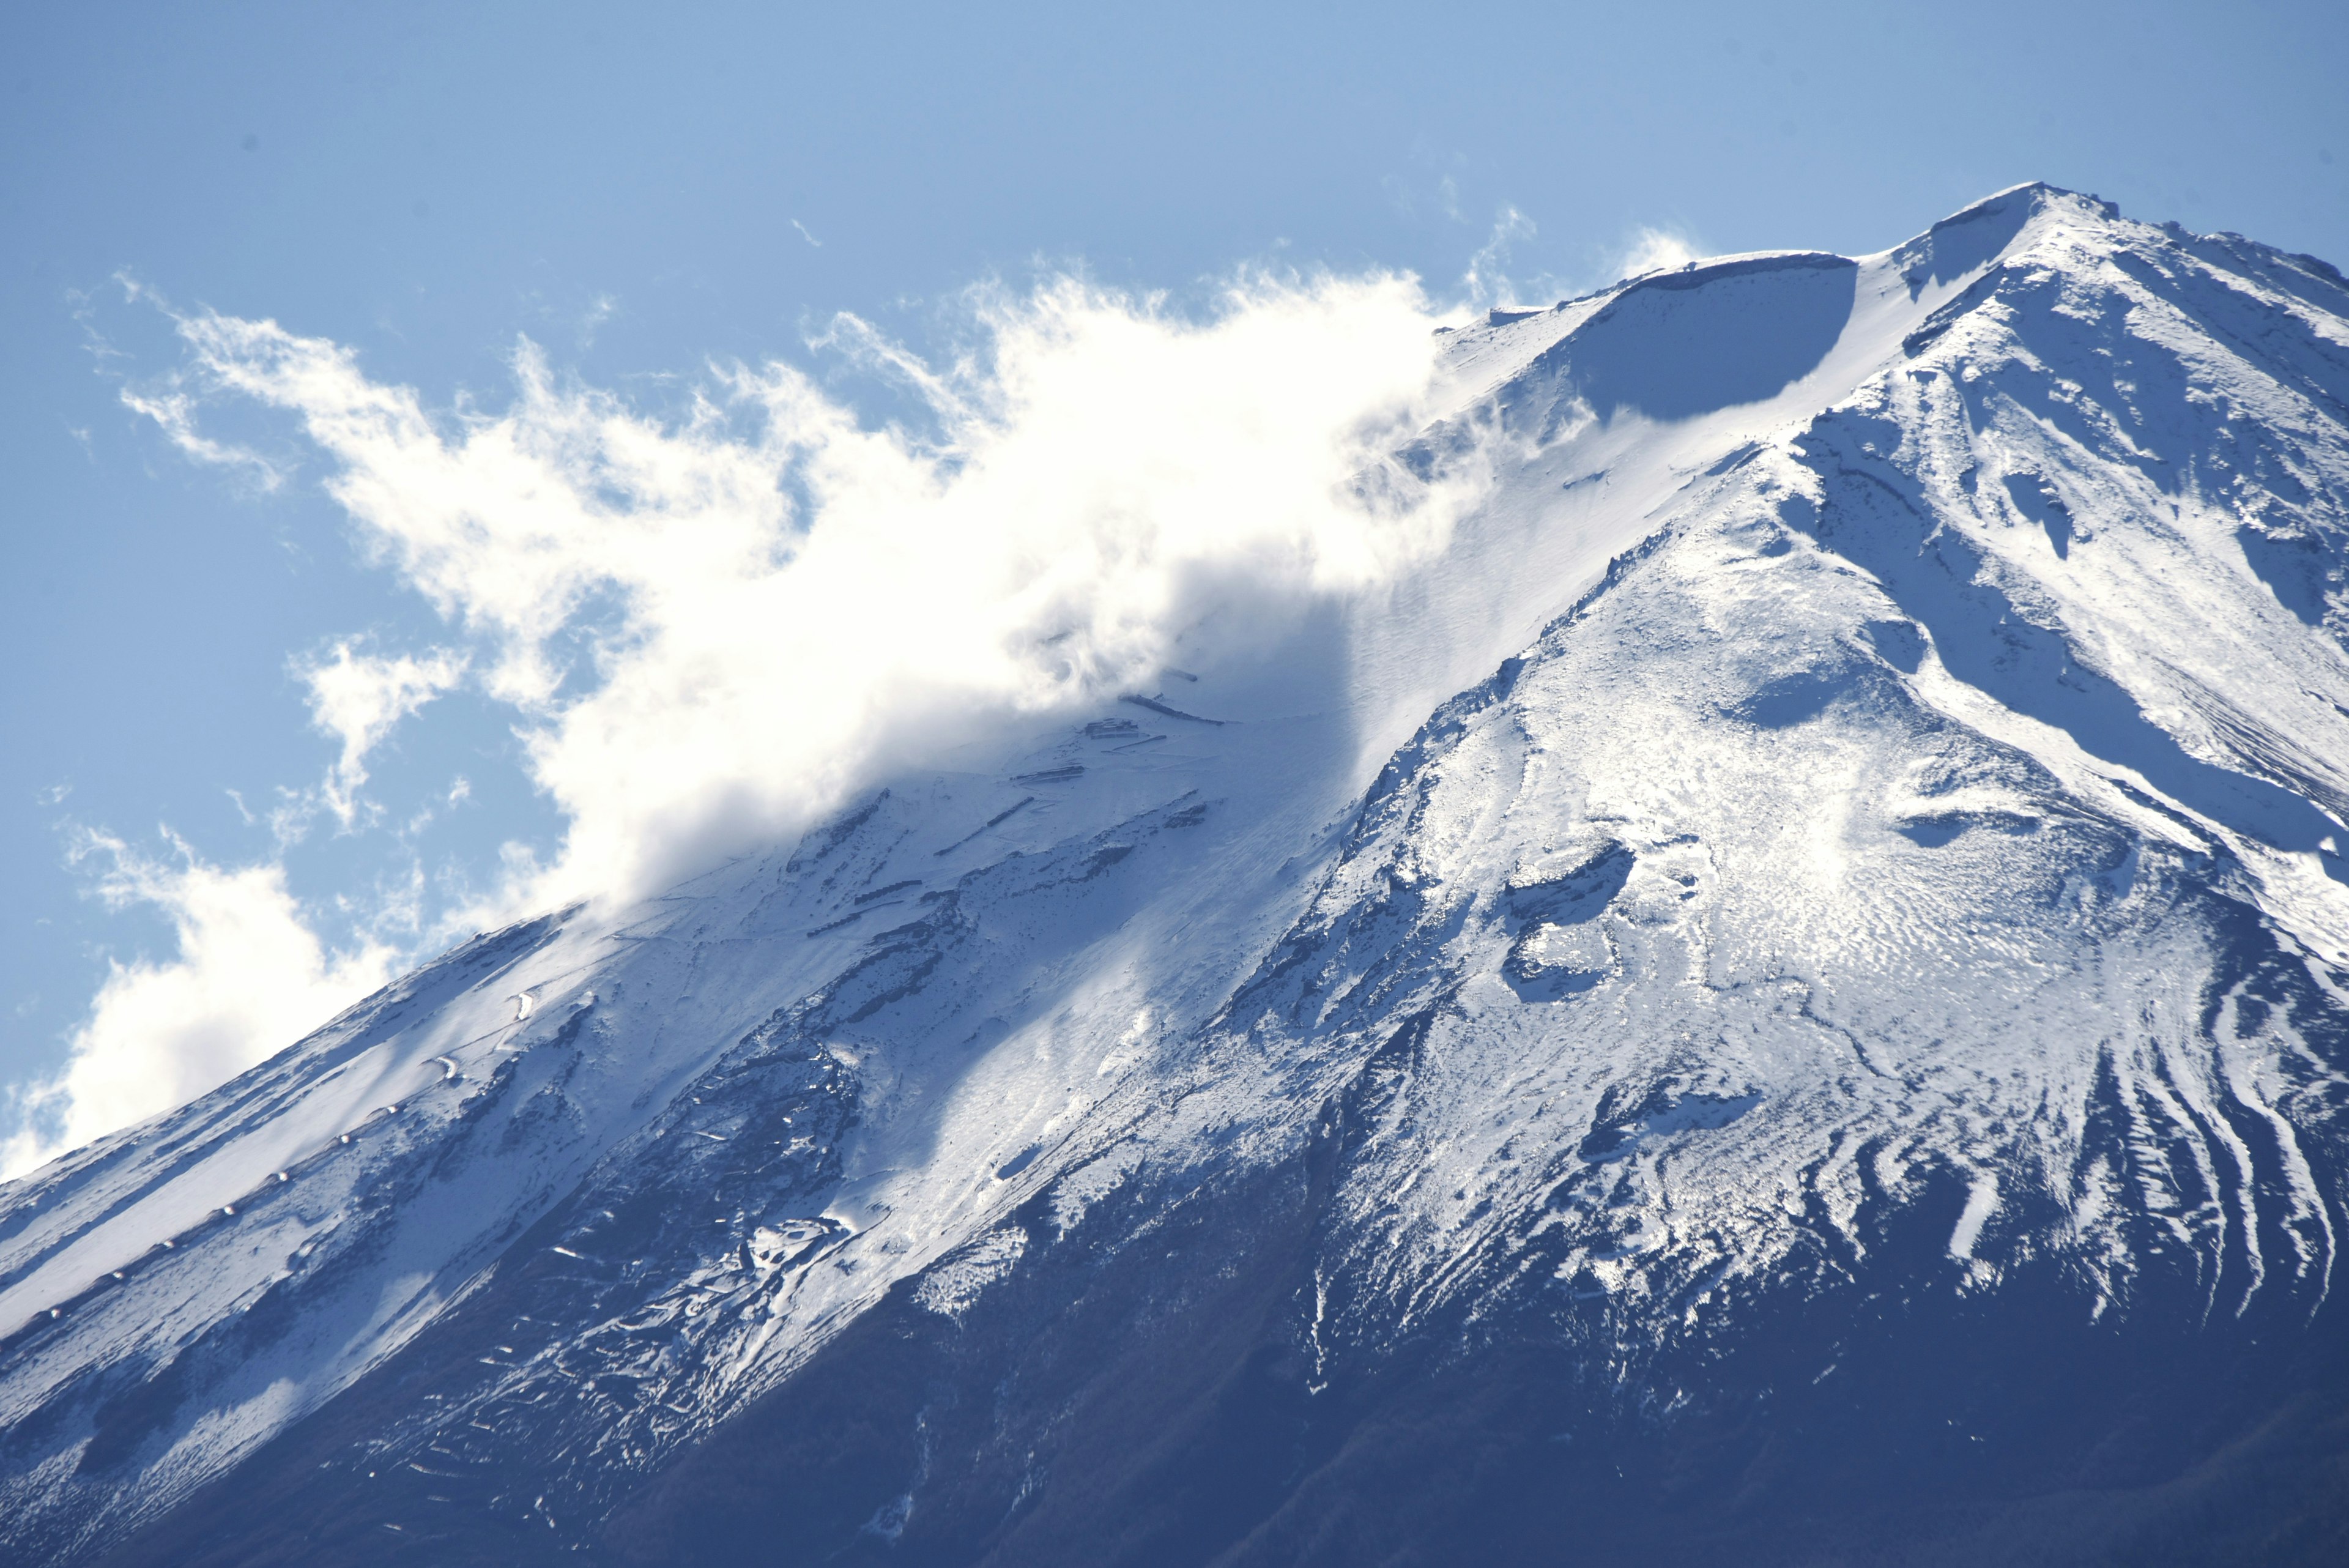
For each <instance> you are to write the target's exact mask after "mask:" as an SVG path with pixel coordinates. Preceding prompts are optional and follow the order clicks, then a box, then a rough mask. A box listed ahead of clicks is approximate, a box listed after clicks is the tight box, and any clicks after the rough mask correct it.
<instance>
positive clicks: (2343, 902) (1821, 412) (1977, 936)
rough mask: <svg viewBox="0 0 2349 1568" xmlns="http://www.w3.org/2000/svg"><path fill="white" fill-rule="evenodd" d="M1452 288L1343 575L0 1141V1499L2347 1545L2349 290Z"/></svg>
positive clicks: (1235, 1531) (2182, 271) (2220, 259)
mask: <svg viewBox="0 0 2349 1568" xmlns="http://www.w3.org/2000/svg"><path fill="white" fill-rule="evenodd" d="M1448 354H1449V356H1450V359H1449V363H1450V366H1451V373H1452V375H1453V376H1454V384H1455V386H1456V388H1457V396H1458V410H1459V411H1458V413H1457V414H1456V415H1455V416H1454V418H1453V419H1452V420H1450V421H1446V422H1444V424H1441V425H1439V426H1437V427H1435V428H1433V429H1432V430H1430V431H1427V432H1425V433H1424V434H1423V437H1422V438H1421V439H1420V441H1418V442H1416V443H1415V444H1414V446H1413V449H1412V450H1411V451H1410V452H1407V453H1405V454H1403V456H1404V461H1405V463H1406V465H1407V466H1408V467H1411V468H1413V469H1415V470H1416V471H1417V472H1420V473H1422V474H1423V475H1424V474H1428V473H1432V472H1436V471H1438V470H1440V469H1443V468H1445V467H1446V466H1448V465H1453V464H1456V463H1465V462H1491V461H1493V454H1495V453H1496V452H1498V453H1500V454H1503V455H1502V468H1501V475H1500V478H1499V479H1498V480H1497V482H1496V483H1495V487H1494V489H1493V491H1492V493H1491V494H1490V497H1489V499H1488V501H1487V503H1486V504H1485V507H1484V508H1483V509H1482V511H1481V512H1480V513H1479V514H1478V515H1477V516H1476V517H1475V518H1473V519H1471V521H1470V522H1469V524H1466V525H1465V527H1464V530H1463V532H1462V534H1461V535H1460V536H1459V537H1458V538H1456V539H1455V540H1454V542H1453V545H1452V547H1451V549H1450V550H1449V552H1448V553H1447V554H1446V556H1445V557H1444V560H1443V561H1441V562H1440V563H1438V564H1437V565H1436V566H1434V567H1433V568H1431V569H1430V570H1429V571H1428V572H1427V573H1426V574H1424V575H1423V576H1420V577H1418V578H1416V579H1413V580H1412V581H1409V582H1406V583H1405V584H1403V585H1402V586H1401V587H1399V588H1397V589H1396V590H1395V591H1394V592H1393V593H1392V594H1391V595H1388V596H1384V597H1381V598H1379V599H1378V600H1377V601H1376V602H1364V603H1361V604H1357V605H1351V606H1348V607H1341V608H1339V609H1335V610H1333V611H1332V612H1331V613H1330V615H1329V616H1328V617H1327V618H1323V619H1321V620H1319V621H1315V622H1313V623H1311V624H1309V625H1307V626H1305V627H1303V628H1300V629H1299V630H1297V631H1296V632H1294V633H1293V634H1291V635H1290V637H1289V638H1288V641H1287V642H1286V643H1285V644H1284V645H1283V646H1282V647H1280V648H1279V649H1274V650H1272V651H1271V652H1269V653H1265V652H1263V651H1261V650H1259V651H1258V652H1257V654H1256V655H1254V656H1252V657H1250V658H1247V659H1237V658H1229V659H1225V660H1224V661H1222V662H1216V661H1214V660H1213V659H1212V658H1208V659H1206V661H1203V662H1201V663H1200V665H1199V668H1198V669H1197V670H1196V671H1195V672H1191V673H1185V672H1182V671H1176V672H1173V673H1171V674H1170V675H1169V677H1168V678H1167V684H1166V687H1165V689H1163V690H1160V691H1156V692H1154V693H1153V694H1151V695H1148V696H1143V695H1141V694H1139V693H1137V694H1136V695H1135V696H1134V697H1133V699H1130V700H1128V701H1125V702H1123V703H1122V704H1120V705H1118V706H1117V708H1116V710H1115V711H1108V712H1103V713H1102V714H1101V715H1099V716H1097V717H1095V718H1093V719H1092V720H1091V721H1090V722H1087V723H1085V724H1083V725H1081V726H1080V727H1077V728H1073V729H1070V730H1066V731H1054V732H1038V733H1035V734H1032V735H1030V736H1026V737H1022V738H1020V739H1019V741H1017V742H1012V743H1009V744H1008V745H1006V746H1004V747H1001V748H999V750H996V751H993V752H988V753H979V752H972V753H968V754H966V755H964V756H963V757H961V758H959V759H957V765H956V766H955V767H954V768H952V769H949V770H946V771H940V772H936V773H933V774H925V775H920V776H908V777H905V778H903V779H900V780H897V781H895V782H894V783H893V784H891V785H890V787H889V788H888V789H886V790H885V791H882V792H879V793H878V794H875V795H874V797H873V798H871V799H869V800H868V801H866V802H865V803H864V804H863V805H861V806H860V807H859V808H858V809H857V810H856V811H854V812H853V813H851V814H849V815H846V816H845V817H843V819H841V820H840V821H838V822H836V823H834V824H833V825H831V826H829V827H827V828H826V829H824V830H823V831H822V832H820V833H817V834H815V835H812V836H810V837H809V839H808V840H807V841H805V842H803V843H802V844H801V845H798V846H792V848H790V849H788V850H781V851H778V852H777V853H775V854H773V855H771V856H769V857H757V858H752V859H749V860H745V861H742V862H740V863H738V864H735V865H732V866H730V867H722V868H719V869H718V870H716V871H713V872H711V873H710V874H709V875H708V876H706V877H702V878H700V879H698V880H697V881H695V882H692V883H688V884H687V885H685V886H684V887H682V888H678V889H676V890H675V891H674V892H673V893H672V894H671V895H670V896H668V897H667V898H663V899H660V900H656V901H654V902H653V903H651V904H648V905H647V906H646V907H644V908H641V909H634V910H630V911H626V913H625V915H624V916H622V917H619V918H617V919H613V918H610V917H600V916H597V915H595V913H594V912H592V911H589V910H585V909H581V910H572V911H565V912H564V913H561V914H557V915H554V916H550V917H548V918H547V919H543V920H540V921H536V922H533V923H531V924H528V925H525V926H522V927H517V928H515V929H512V930H510V931H506V932H501V933H497V934H495V935H493V936H489V937H484V938H481V939H479V940H476V941H474V942H472V943H471V944H468V945H467V946H466V947H464V948H461V949H460V950H457V951H456V952H453V953H451V954H450V955H449V956H448V957H447V958H445V959H443V960H441V961H439V962H438V963H436V964H434V965H432V966H429V967H428V968H427V969H425V970H423V971H419V973H418V974H416V975H415V976H412V977H410V978H409V980H407V981H403V982H401V984H399V985H398V986H396V987H394V988H392V989H391V990H389V991H388V992H385V993H383V994H382V995H380V996H378V997H376V998H373V999H370V1000H369V1002H367V1003H366V1004H363V1005H362V1006H361V1007H359V1008H357V1009H355V1010H353V1012H351V1013H349V1014H347V1015H346V1016H345V1017H344V1018H342V1019H338V1020H336V1022H335V1023H332V1024H330V1025H329V1026H328V1027H327V1028H326V1030H324V1031H321V1032H320V1033H319V1034H317V1035H316V1036H314V1037H312V1038H311V1039H310V1040H308V1041H305V1042H304V1043H302V1044H300V1045H297V1046H296V1047H295V1048H294V1049H293V1050H291V1051H289V1052H287V1053H285V1054H283V1055H281V1056H279V1057H278V1058H276V1059H274V1061H272V1062H271V1063H269V1064H264V1066H263V1067H261V1068H258V1069H255V1070H254V1072H253V1073H251V1074H248V1075H245V1076H244V1077H243V1078H241V1079H239V1080H237V1081H236V1082H235V1083H233V1084H232V1085H228V1086H227V1087H225V1088H223V1089H222V1090H221V1091H219V1092H218V1093H216V1094H215V1095H213V1096H208V1097H207V1098H206V1099H204V1100H202V1101H200V1102H198V1103H197V1104H196V1105H194V1106H189V1107H186V1108H184V1109H183V1110H181V1111H179V1112H176V1113H173V1114H172V1115H171V1116H166V1117H163V1118H159V1119H158V1120H157V1121H156V1122H154V1123H151V1124H149V1125H148V1126H146V1127H140V1128H136V1129H132V1130H131V1131H129V1132H127V1133H125V1134H122V1135H119V1136H117V1137H113V1138H109V1139H107V1140H103V1141H102V1142H100V1143H99V1144H98V1145H94V1146H92V1147H90V1148H88V1149H86V1150H83V1151H80V1152H79V1153H78V1154H76V1155H73V1156H70V1157H67V1158H66V1159H64V1160H61V1161H59V1162H57V1164H56V1165H54V1166H52V1167H50V1168H48V1169H47V1170H45V1171H43V1172H40V1173H37V1174H36V1176H34V1177H32V1178H29V1179H26V1180H24V1181H21V1182H18V1183H16V1184H13V1185H12V1186H11V1187H9V1188H7V1189H0V1216H5V1218H0V1332H6V1333H7V1334H8V1338H7V1339H6V1340H5V1344H0V1422H5V1432H0V1520H5V1522H0V1542H5V1552H7V1553H9V1554H12V1555H11V1557H10V1560H13V1561H25V1562H36V1561H39V1562H78V1561H107V1562H119V1563H133V1562H155V1561H170V1562H173V1563H191V1562H222V1563H229V1562H236V1563H247V1562H269V1561H280V1562H289V1563H290V1562H304V1563H318V1562H354V1563H356V1562H372V1561H376V1560H378V1559H386V1558H391V1557H397V1556H402V1555H414V1556H419V1557H420V1558H421V1559H423V1560H429V1561H433V1562H463V1561H474V1560H484V1561H486V1560H492V1559H496V1560H501V1561H507V1562H512V1561H515V1560H518V1559H533V1558H535V1557H537V1556H539V1555H544V1556H546V1557H548V1558H550V1559H552V1558H554V1557H558V1556H559V1557H564V1558H572V1559H575V1558H576V1556H577V1555H578V1554H579V1553H580V1552H586V1553H588V1554H589V1555H590V1556H592V1557H594V1558H596V1559H598V1560H610V1561H615V1562H638V1561H641V1562H667V1561H678V1560H680V1559H683V1558H685V1557H688V1556H690V1555H698V1553H700V1552H706V1551H713V1550H722V1549H730V1548H732V1549H740V1550H742V1551H745V1552H753V1553H756V1554H758V1555H761V1556H763V1557H768V1558H772V1559H775V1560H780V1561H793V1562H795V1561H810V1562H813V1561H829V1560H833V1559H843V1560H861V1559H863V1558H867V1557H870V1558H874V1559H876V1560H901V1559H902V1560H905V1561H909V1562H938V1563H965V1562H976V1561H990V1562H999V1563H1043V1562H1063V1561H1065V1562H1071V1563H1102V1562H1132V1563H1144V1562H1148V1563H1162V1562H1163V1563H1196V1562H1206V1561H1228V1562H1265V1563H1273V1562H1280V1563H1288V1562H1330V1563H1359V1562H1371V1561H1393V1562H1449V1561H1475V1560H1486V1559H1488V1558H1490V1557H1492V1556H1494V1555H1496V1554H1497V1555H1499V1556H1502V1557H1505V1558H1511V1557H1516V1556H1526V1555H1542V1556H1568V1557H1572V1556H1577V1555H1589V1556H1592V1557H1598V1556H1602V1555H1613V1554H1619V1553H1621V1552H1627V1551H1637V1552H1641V1553H1642V1554H1644V1555H1645V1556H1646V1557H1648V1558H1649V1559H1651V1560H1658V1561H1700V1560H1704V1561H1713V1560H1719V1558H1720V1557H1721V1556H1723V1555H1724V1554H1728V1555H1736V1556H1740V1557H1742V1558H1743V1559H1744V1560H1752V1561H1764V1562H1767V1561H1787V1562H1795V1561H1839V1560H1855V1561H1886V1560H1895V1559H1898V1560H1907V1561H1919V1562H1928V1561H1951V1562H1956V1561H1979V1560H1981V1559H1982V1557H1984V1556H1989V1555H1999V1556H2005V1557H2012V1558H2015V1559H2016V1560H2030V1557H2031V1556H2032V1555H2034V1554H2035V1555H2036V1556H2037V1558H2038V1559H2039V1560H2043V1561H2050V1562H2090V1561H2098V1560H2101V1559H2102V1558H2103V1557H2105V1556H2106V1555H2109V1554H2115V1553H2118V1554H2121V1555H2131V1554H2134V1555H2135V1556H2137V1557H2138V1558H2144V1557H2146V1556H2147V1555H2154V1556H2158V1557H2168V1558H2174V1559H2175V1560H2179V1561H2189V1560H2195V1557H2194V1555H2193V1554H2194V1553H2196V1552H2200V1553H2202V1554H2203V1556H2204V1557H2205V1558H2206V1559H2207V1560H2211V1561H2228V1560H2240V1558H2241V1557H2243V1556H2245V1555H2251V1554H2255V1553H2256V1554H2260V1555H2261V1556H2262V1557H2263V1559H2264V1560H2273V1561H2289V1560H2292V1559H2293V1558H2295V1557H2297V1558H2300V1559H2302V1560H2307V1561H2323V1560H2329V1554H2330V1553H2332V1552H2335V1551H2337V1550H2338V1549H2339V1548H2340V1546H2341V1544H2342V1543H2343V1542H2344V1539H2349V1537H2344V1530H2349V1519H2344V1513H2343V1511H2342V1505H2341V1503H2340V1501H2339V1500H2340V1499H2341V1498H2342V1497H2343V1496H2344V1486H2343V1484H2342V1483H2343V1481H2344V1480H2349V1469H2344V1464H2349V1431H2344V1428H2343V1425H2342V1418H2341V1416H2340V1412H2341V1411H2342V1410H2343V1409H2344V1395H2349V1367H2344V1365H2343V1362H2342V1356H2341V1352H2340V1350H2339V1349H2338V1348H2336V1347H2337V1345H2338V1344H2339V1342H2340V1340H2341V1335H2340V1333H2339V1330H2338V1327H2337V1324H2336V1318H2337V1315H2338V1312H2339V1308H2338V1307H2337V1306H2335V1305H2333V1303H2332V1299H2331V1288H2332V1277H2333V1270H2334V1265H2335V1261H2336V1260H2335V1254H2336V1251H2337V1247H2338V1238H2339V1232H2340V1224H2341V1221H2342V1219H2343V1215H2344V1210H2343V1200H2344V1189H2343V1179H2344V1153H2349V1146H2344V1127H2343V1124H2342V1120H2341V1117H2342V1114H2343V1109H2344V1103H2349V1096H2344V1088H2349V1084H2344V1077H2343V1073H2344V1068H2349V1033H2344V1027H2349V1009H2344V987H2349V975H2344V971H2343V967H2342V966H2343V964H2344V952H2349V890H2344V885H2343V884H2344V877H2349V862H2344V859H2343V857H2342V850H2343V847H2344V844H2349V830H2345V829H2344V826H2343V825H2342V814H2343V810H2344V794H2343V791H2344V779H2349V654H2344V644H2343V640H2342V634H2343V630H2344V626H2349V597H2344V596H2349V579H2344V576H2343V569H2342V568H2343V563H2344V555H2343V550H2342V544H2343V540H2342V530H2343V528H2344V522H2345V521H2349V505H2344V501H2349V287H2345V286H2344V283H2343V281H2342V279H2341V278H2340V277H2339V275H2337V274H2334V273H2333V272H2332V271H2331V269H2329V268H2327V267H2325V266H2324V265H2323V264H2321V263H2315V262H2312V261H2309V260H2307V259H2306V258H2295V257H2289V256H2283V255H2280V254H2276V253H2273V252H2271V251H2267V250H2265V249H2262V248H2261V247H2259V246H2256V245H2253V244H2249V243H2248V242H2243V241H2240V240H2236V239H2233V238H2231V237H2227V236H2219V237H2209V236H2193V235H2188V234H2183V233H2182V232H2178V231H2174V230H2163V229H2156V228H2150V227H2147V226H2145V225H2142V224H2137V223H2130V222H2127V221H2126V220H2123V219H2121V218H2120V217H2118V216H2117V214H2116V213H2113V212H2112V211H2111V210H2110V209H2109V208H2108V207H2106V206H2104V205H2102V204H2101V203H2098V202H2095V201H2093V200H2091V199H2087V198H2083V197H2078V196H2075V195H2071V194H2068V193H2065V192H2054V191H2051V190H2047V189H2045V188H2044V187H2026V188H2023V189H2020V190H2018V191H2014V192H2006V193H2004V194H2002V196H1999V197H1995V198H1992V200H1991V201H1989V202H1984V203H1982V204H1981V205H1979V206H1977V207H1975V208H1972V209H1970V210H1969V211H1968V212H1966V213H1961V214H1959V215H1958V216H1956V217H1954V218H1952V219H1950V220H1948V221H1947V222H1945V223H1941V224H1938V225H1936V226H1935V228H1934V229H1933V230H1932V231H1931V232H1930V233H1929V234H1926V235H1924V236H1921V237H1920V239H1919V240H1917V241H1915V242H1912V243H1911V244H1909V245H1906V246H1903V247H1901V248H1899V250H1896V251H1893V252H1890V253H1887V254H1882V255H1878V256H1872V257H1865V258H1860V259H1858V260H1857V261H1854V260H1850V259H1847V258H1842V257H1834V256H1826V255H1819V254H1809V253H1790V254H1767V255H1759V256H1750V257H1739V258H1730V259H1727V260H1724V261H1719V262H1713V263H1706V264H1701V265H1695V266H1692V267H1689V268H1686V269H1681V270H1677V271H1672V272H1666V273H1661V274H1655V275H1649V276H1647V277H1645V278H1642V279H1635V280H1632V281H1630V283H1627V284H1625V285H1621V286H1618V287H1616V288H1614V289H1611V290H1608V291H1605V292H1603V293H1602V294H1600V295H1597V296H1591V297H1589V298H1587V299H1583V300H1578V301H1570V302H1567V303H1565V304H1562V305H1560V306H1557V308H1555V309H1553V310H1548V311H1542V312H1520V313H1509V312H1496V313H1495V315H1494V317H1493V318H1492V319H1491V320H1490V321H1489V322H1488V323H1487V324H1486V325H1485V326H1484V327H1478V328H1475V329H1474V330H1469V331H1464V332H1461V333H1458V334H1455V335H1454V339H1453V341H1452V342H1451V344H1450V346H1449V348H1448Z"/></svg>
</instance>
